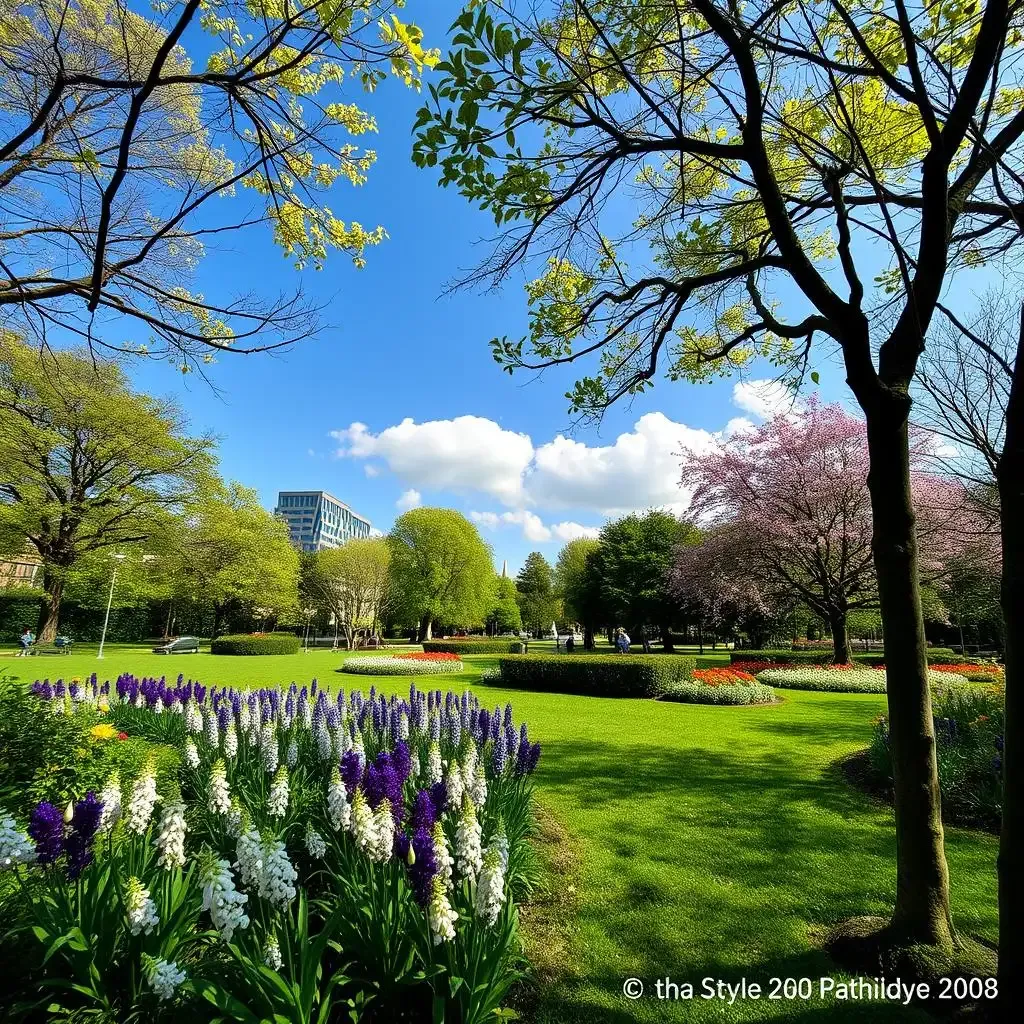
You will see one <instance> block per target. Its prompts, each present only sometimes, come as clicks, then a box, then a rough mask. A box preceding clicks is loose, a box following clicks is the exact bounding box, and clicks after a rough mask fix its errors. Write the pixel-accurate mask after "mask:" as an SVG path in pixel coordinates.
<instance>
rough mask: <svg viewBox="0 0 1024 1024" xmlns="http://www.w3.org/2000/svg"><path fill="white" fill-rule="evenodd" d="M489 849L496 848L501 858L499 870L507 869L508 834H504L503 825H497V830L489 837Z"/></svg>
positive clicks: (503, 871)
mask: <svg viewBox="0 0 1024 1024" xmlns="http://www.w3.org/2000/svg"><path fill="white" fill-rule="evenodd" d="M490 849H493V850H497V851H498V856H499V857H500V858H501V872H502V874H504V873H505V872H506V871H508V836H507V835H505V826H504V825H500V824H499V826H498V832H497V833H496V834H495V835H494V836H492V837H491V843H490Z"/></svg>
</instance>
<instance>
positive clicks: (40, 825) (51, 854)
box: [28, 800, 64, 864]
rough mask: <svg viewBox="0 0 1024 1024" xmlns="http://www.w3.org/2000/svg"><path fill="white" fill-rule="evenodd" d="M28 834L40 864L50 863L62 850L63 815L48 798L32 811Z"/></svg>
mask: <svg viewBox="0 0 1024 1024" xmlns="http://www.w3.org/2000/svg"><path fill="white" fill-rule="evenodd" d="M28 834H29V835H30V836H31V837H32V841H33V842H34V843H35V844H36V858H37V859H38V861H39V863H40V864H52V863H53V862H54V861H55V860H56V859H57V858H58V857H59V856H60V855H61V853H62V852H63V851H64V815H63V814H62V813H61V812H60V810H58V809H57V808H56V807H54V805H53V804H51V803H50V802H49V801H48V800H44V801H42V803H40V804H39V805H38V806H37V807H36V809H35V810H34V811H33V812H32V818H31V820H30V821H29V825H28Z"/></svg>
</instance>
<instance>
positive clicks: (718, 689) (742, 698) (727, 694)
mask: <svg viewBox="0 0 1024 1024" xmlns="http://www.w3.org/2000/svg"><path fill="white" fill-rule="evenodd" d="M659 700H670V701H676V702H678V703H680V704H729V705H739V704H774V703H775V702H776V701H777V700H778V698H777V697H776V696H775V691H774V690H773V689H772V688H771V687H770V686H765V685H764V684H763V683H759V682H756V681H754V682H750V683H732V684H730V685H727V686H722V685H717V686H716V685H712V684H710V683H706V682H701V681H700V680H698V679H693V680H684V681H682V682H679V683H672V685H671V686H669V688H668V689H667V690H666V691H665V692H664V693H663V694H662V695H661V697H660V698H659Z"/></svg>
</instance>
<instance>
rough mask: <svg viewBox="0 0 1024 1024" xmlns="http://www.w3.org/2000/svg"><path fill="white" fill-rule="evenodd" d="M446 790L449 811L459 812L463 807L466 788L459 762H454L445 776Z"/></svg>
mask: <svg viewBox="0 0 1024 1024" xmlns="http://www.w3.org/2000/svg"><path fill="white" fill-rule="evenodd" d="M444 788H445V794H446V803H447V806H448V808H449V810H453V811H457V810H458V809H459V808H460V807H461V806H462V795H463V793H465V792H466V787H465V786H464V785H463V782H462V771H461V769H460V768H459V765H458V762H457V761H452V763H451V764H450V765H449V766H448V774H447V775H446V776H445V780H444Z"/></svg>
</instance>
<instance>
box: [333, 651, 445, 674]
mask: <svg viewBox="0 0 1024 1024" xmlns="http://www.w3.org/2000/svg"><path fill="white" fill-rule="evenodd" d="M464 668H465V665H463V664H462V661H461V660H460V659H459V658H458V656H457V655H450V656H444V657H437V656H434V655H422V654H421V655H420V656H419V657H409V656H403V655H401V654H386V655H368V656H366V657H362V658H348V659H346V660H345V661H343V662H342V663H341V671H342V672H354V673H355V674H356V675H362V676H428V675H430V676H432V675H438V674H439V673H442V672H461V671H463V669H464Z"/></svg>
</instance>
